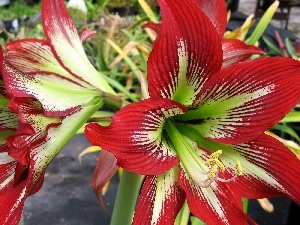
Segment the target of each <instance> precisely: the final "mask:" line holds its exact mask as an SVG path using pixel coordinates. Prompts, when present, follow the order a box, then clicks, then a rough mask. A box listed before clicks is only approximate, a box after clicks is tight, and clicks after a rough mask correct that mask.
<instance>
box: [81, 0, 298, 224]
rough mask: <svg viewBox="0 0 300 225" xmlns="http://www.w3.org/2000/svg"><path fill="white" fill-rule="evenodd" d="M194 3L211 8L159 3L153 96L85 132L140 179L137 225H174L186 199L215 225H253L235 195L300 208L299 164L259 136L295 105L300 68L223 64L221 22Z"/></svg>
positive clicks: (261, 62) (272, 61)
mask: <svg viewBox="0 0 300 225" xmlns="http://www.w3.org/2000/svg"><path fill="white" fill-rule="evenodd" d="M195 2H196V3H195ZM199 2H206V3H207V2H211V1H179V0H172V1H171V0H160V1H159V3H160V8H161V12H162V23H161V25H153V24H152V25H151V26H152V27H153V28H154V29H155V30H156V31H158V38H157V40H156V41H155V42H154V45H153V50H152V52H151V54H150V56H149V59H148V83H149V96H150V97H149V99H145V100H142V101H140V102H137V103H133V104H130V105H127V106H125V107H124V108H122V109H121V110H120V111H118V112H117V113H116V114H115V115H114V116H112V122H111V124H110V125H108V126H100V125H99V124H96V123H91V124H89V125H87V127H86V130H85V132H86V135H87V137H88V139H89V140H90V142H91V143H92V144H93V145H98V146H100V147H102V148H103V149H106V150H107V151H110V152H111V153H113V154H114V155H115V157H116V159H117V165H118V166H120V167H123V168H125V169H127V170H129V171H131V172H134V173H138V174H143V175H146V178H145V181H144V184H143V187H142V190H141V193H140V196H139V200H138V202H137V206H136V210H135V214H134V218H133V224H156V225H157V224H174V221H175V218H176V215H177V214H178V212H179V210H180V209H181V207H182V205H183V203H184V201H185V200H187V203H188V206H189V209H190V211H191V212H192V213H193V215H195V216H197V217H198V218H200V219H201V220H203V221H204V222H206V223H207V224H213V225H214V224H230V225H232V224H239V225H240V224H248V222H251V223H253V224H255V222H254V221H253V220H252V219H251V218H250V217H248V216H247V215H246V214H244V213H243V211H242V201H241V197H246V198H263V197H270V196H274V195H284V196H287V197H288V198H290V199H292V200H294V201H296V202H298V203H300V196H299V193H300V183H299V180H297V179H295V177H297V173H298V172H297V170H296V169H295V168H298V167H299V165H300V162H299V161H298V160H297V158H296V157H295V155H293V153H291V151H290V150H289V149H287V148H286V147H285V146H284V145H283V144H281V143H280V142H278V141H277V140H276V139H274V138H272V137H270V136H268V135H266V134H264V132H265V131H266V130H267V129H269V128H270V127H272V126H273V125H274V124H276V123H277V122H278V121H279V120H281V119H282V118H283V117H284V115H285V114H286V113H288V112H289V111H290V110H291V109H293V107H294V106H295V105H296V103H297V102H298V101H299V97H300V91H299V85H300V81H299V76H300V72H299V71H300V70H299V69H300V64H299V62H298V61H295V60H292V59H283V58H260V59H256V60H249V61H243V60H241V61H242V62H238V63H229V64H228V65H226V66H224V54H225V53H223V51H222V36H221V35H220V32H219V30H218V26H216V24H217V21H218V18H217V17H215V19H213V18H212V17H211V16H209V14H208V13H207V11H202V10H201V7H199V6H201V4H198V3H199ZM213 2H214V3H216V4H215V5H216V6H218V3H219V1H213ZM212 21H214V22H212ZM218 22H219V23H224V22H222V21H218ZM224 29H225V28H224ZM238 61H240V60H238ZM116 134H117V135H116ZM282 159H284V160H282Z"/></svg>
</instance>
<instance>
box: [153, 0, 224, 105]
mask: <svg viewBox="0 0 300 225" xmlns="http://www.w3.org/2000/svg"><path fill="white" fill-rule="evenodd" d="M159 4H160V9H161V13H162V23H161V31H160V35H159V36H158V38H157V40H156V41H155V42H154V44H153V50H152V52H151V54H150V56H149V59H148V83H149V93H150V97H163V98H169V99H173V100H175V101H178V102H180V103H181V104H183V105H186V106H188V105H191V104H192V103H193V101H194V100H195V97H196V95H197V94H198V93H199V92H200V89H201V87H202V86H203V84H204V82H205V81H206V80H207V79H208V78H209V77H210V76H211V75H212V74H214V73H215V72H217V71H218V70H219V69H220V68H221V65H222V60H223V59H222V58H223V53H222V47H221V38H220V37H219V35H218V33H217V31H216V29H215V27H214V26H213V25H212V23H211V21H210V20H209V19H208V17H207V16H206V15H205V14H204V13H203V12H202V11H201V9H200V8H199V7H198V6H197V5H196V4H194V3H192V2H191V1H180V0H175V1H174V0H172V1H171V0H160V1H159Z"/></svg>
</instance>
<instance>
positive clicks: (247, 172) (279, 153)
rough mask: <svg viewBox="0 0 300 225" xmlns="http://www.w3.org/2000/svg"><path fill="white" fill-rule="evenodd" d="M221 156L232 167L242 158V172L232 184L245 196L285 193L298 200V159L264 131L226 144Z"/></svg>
mask: <svg viewBox="0 0 300 225" xmlns="http://www.w3.org/2000/svg"><path fill="white" fill-rule="evenodd" d="M229 147H230V149H225V150H224V151H223V154H221V156H220V159H221V160H222V162H223V163H224V164H225V166H227V167H228V168H231V169H232V171H233V170H234V168H235V164H236V161H240V162H241V166H242V168H243V174H242V175H241V176H238V177H237V179H236V182H234V183H235V185H236V187H237V188H238V189H239V192H240V193H241V195H242V196H243V197H246V198H255V199H257V198H265V197H272V196H278V195H282V196H286V197H288V198H290V199H292V200H293V201H295V202H297V203H298V204H300V195H299V193H300V180H299V175H300V173H299V168H300V161H299V160H298V159H297V158H296V156H295V155H294V154H293V153H292V152H291V151H290V150H289V149H288V148H286V147H285V146H284V145H283V144H282V143H280V142H279V141H278V140H276V139H275V138H273V137H270V136H268V135H266V134H263V135H261V136H259V137H258V138H257V139H255V140H253V141H250V142H248V143H245V144H239V145H232V146H229Z"/></svg>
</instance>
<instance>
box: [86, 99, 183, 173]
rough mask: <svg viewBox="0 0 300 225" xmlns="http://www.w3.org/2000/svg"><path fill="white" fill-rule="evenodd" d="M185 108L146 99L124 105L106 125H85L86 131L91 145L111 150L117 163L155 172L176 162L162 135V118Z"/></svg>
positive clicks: (175, 157)
mask: <svg viewBox="0 0 300 225" xmlns="http://www.w3.org/2000/svg"><path fill="white" fill-rule="evenodd" d="M184 112H185V108H184V107H183V106H181V105H179V104H178V103H176V102H174V101H171V100H169V99H146V100H143V101H140V102H138V103H133V104H130V105H127V106H125V107H124V108H122V109H121V110H120V111H118V112H117V113H116V114H115V115H114V116H113V117H112V123H111V124H110V125H109V126H106V127H104V126H100V125H98V124H88V125H87V126H86V130H85V133H86V135H87V138H88V139H89V141H90V142H91V143H92V145H99V146H100V147H102V148H103V149H106V150H108V151H110V152H112V153H113V154H114V155H115V156H116V158H117V160H118V165H119V166H120V167H123V168H125V169H127V170H129V171H132V172H134V173H139V174H147V175H157V174H161V173H163V172H165V171H167V170H168V169H170V168H172V167H174V166H175V165H176V164H178V158H177V156H176V155H175V154H174V152H173V150H172V148H171V147H170V146H169V145H168V144H167V142H166V140H165V138H164V136H163V125H164V121H165V120H166V119H167V118H168V117H170V116H174V115H176V114H182V113H184Z"/></svg>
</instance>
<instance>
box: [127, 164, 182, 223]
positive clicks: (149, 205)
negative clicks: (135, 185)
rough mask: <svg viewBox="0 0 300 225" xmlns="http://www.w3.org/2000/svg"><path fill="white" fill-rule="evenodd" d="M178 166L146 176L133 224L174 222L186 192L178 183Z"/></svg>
mask: <svg viewBox="0 0 300 225" xmlns="http://www.w3.org/2000/svg"><path fill="white" fill-rule="evenodd" d="M178 173H179V170H178V167H177V166H176V167H174V168H172V169H171V170H169V171H167V172H165V173H164V174H161V175H158V176H146V178H145V181H144V184H143V187H142V190H141V194H140V196H139V199H138V202H137V205H136V209H135V213H134V217H133V225H138V224H151V225H164V224H174V222H175V219H176V216H177V214H178V213H179V211H180V209H181V207H182V205H183V203H184V201H185V193H184V191H183V190H182V189H181V187H180V186H179V184H178Z"/></svg>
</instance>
